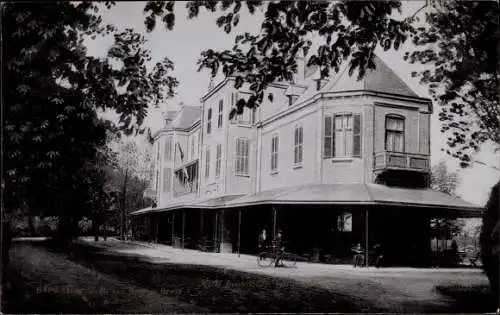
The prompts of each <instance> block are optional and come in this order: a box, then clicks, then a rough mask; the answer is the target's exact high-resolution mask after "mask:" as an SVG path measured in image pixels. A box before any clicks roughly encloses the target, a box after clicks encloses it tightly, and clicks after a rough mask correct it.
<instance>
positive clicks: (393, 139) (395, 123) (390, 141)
mask: <svg viewBox="0 0 500 315" xmlns="http://www.w3.org/2000/svg"><path fill="white" fill-rule="evenodd" d="M385 150H386V151H391V152H404V151H405V119H404V117H402V116H396V115H387V116H386V117H385Z"/></svg>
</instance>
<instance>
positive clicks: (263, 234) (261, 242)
mask: <svg viewBox="0 0 500 315" xmlns="http://www.w3.org/2000/svg"><path fill="white" fill-rule="evenodd" d="M265 246H266V229H265V228H264V229H262V231H261V232H260V234H259V242H258V244H257V247H258V248H259V253H260V252H262V250H263V249H264V248H265ZM260 259H262V257H261V258H260Z"/></svg>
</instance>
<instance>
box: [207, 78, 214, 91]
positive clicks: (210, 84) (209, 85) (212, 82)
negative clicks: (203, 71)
mask: <svg viewBox="0 0 500 315" xmlns="http://www.w3.org/2000/svg"><path fill="white" fill-rule="evenodd" d="M213 88H214V78H213V77H212V76H210V82H209V83H208V91H209V92H210V91H211V90H212V89H213Z"/></svg>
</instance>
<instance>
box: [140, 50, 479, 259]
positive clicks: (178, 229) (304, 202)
mask: <svg viewBox="0 0 500 315" xmlns="http://www.w3.org/2000/svg"><path fill="white" fill-rule="evenodd" d="M375 61H376V62H375V63H376V69H375V70H373V71H368V72H367V74H366V75H365V77H364V79H362V80H360V81H358V80H357V79H356V77H357V76H356V74H354V75H353V76H349V75H348V73H347V71H346V69H345V68H344V69H341V71H339V73H338V74H337V75H335V76H333V77H332V78H331V79H329V80H320V79H319V73H318V71H317V69H314V68H306V67H305V66H304V67H299V72H298V74H297V76H296V78H295V83H294V84H284V83H276V84H273V85H272V86H271V87H270V88H269V89H268V91H267V92H268V93H272V94H273V98H274V100H273V102H270V101H269V100H268V98H267V97H265V98H264V99H265V100H266V101H265V102H264V104H262V105H261V107H259V108H257V109H254V110H249V109H248V108H245V111H244V113H243V114H242V115H240V116H237V117H235V118H234V119H232V120H231V121H230V120H229V112H230V110H231V108H233V107H234V106H235V103H236V100H237V99H239V98H245V97H248V95H249V93H248V92H245V87H243V88H242V89H240V90H235V89H234V87H233V83H234V81H233V79H232V78H226V79H224V80H223V81H222V82H220V83H219V84H217V85H216V86H211V87H210V89H209V91H208V92H207V93H206V95H204V96H203V97H202V99H201V106H182V107H181V109H180V110H179V111H177V112H166V113H165V115H164V118H165V127H164V128H163V129H162V130H160V131H159V132H158V133H157V134H156V135H155V149H156V160H155V170H154V174H155V178H154V180H153V181H152V185H151V189H150V190H149V192H148V193H149V194H150V195H151V196H154V197H155V198H156V200H157V202H156V206H155V207H154V208H153V207H150V208H147V209H142V210H139V211H136V212H135V213H133V214H134V215H135V216H134V217H135V222H136V223H137V224H136V227H137V229H138V231H142V232H140V233H142V235H143V237H144V238H147V239H150V240H154V241H158V242H164V243H168V244H172V245H174V246H185V247H191V248H197V247H198V246H199V244H200V243H209V244H211V250H214V251H229V252H246V253H248V252H255V251H256V250H257V239H258V234H259V232H260V231H262V229H267V235H269V237H272V235H274V233H275V232H276V231H277V230H278V229H280V230H282V231H283V235H284V239H285V241H286V243H287V248H288V250H289V251H292V252H296V253H299V254H303V253H310V252H311V251H313V249H319V250H320V253H321V255H332V256H335V257H338V258H339V261H340V260H342V258H347V257H350V248H351V247H352V246H353V245H354V244H357V243H360V244H362V245H363V247H365V248H372V247H373V245H375V244H380V245H381V247H382V248H383V249H384V252H385V253H386V256H387V262H388V263H390V264H400V265H401V264H404V265H408V264H428V263H430V260H431V251H430V237H431V236H430V235H431V234H430V233H431V229H430V220H431V219H432V218H438V217H451V218H463V217H479V216H480V214H481V208H480V207H478V206H475V205H472V204H469V203H467V202H465V201H463V200H461V199H459V198H456V197H453V196H449V195H446V194H443V193H439V192H435V191H431V190H430V189H429V175H430V174H429V173H430V165H429V164H430V141H431V136H430V133H429V132H430V116H431V114H432V111H433V108H432V102H431V101H430V100H429V99H425V98H421V97H419V96H418V95H416V94H415V93H414V92H413V91H412V90H411V89H410V88H409V87H408V86H407V85H406V84H405V83H404V82H403V81H402V80H401V79H400V78H399V77H398V76H397V75H396V74H395V73H394V72H393V71H392V70H391V69H390V68H389V67H388V66H387V65H386V64H385V63H384V62H383V61H382V60H381V59H380V58H379V57H375ZM302 64H303V63H302ZM367 258H369V257H367ZM367 262H368V259H367V261H366V263H367Z"/></svg>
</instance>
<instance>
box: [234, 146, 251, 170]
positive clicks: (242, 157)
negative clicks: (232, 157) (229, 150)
mask: <svg viewBox="0 0 500 315" xmlns="http://www.w3.org/2000/svg"><path fill="white" fill-rule="evenodd" d="M248 147H249V140H248V139H244V138H239V139H236V167H235V173H236V174H237V175H248Z"/></svg>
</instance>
